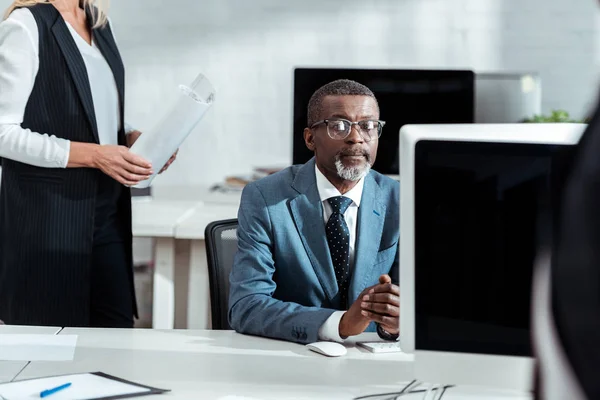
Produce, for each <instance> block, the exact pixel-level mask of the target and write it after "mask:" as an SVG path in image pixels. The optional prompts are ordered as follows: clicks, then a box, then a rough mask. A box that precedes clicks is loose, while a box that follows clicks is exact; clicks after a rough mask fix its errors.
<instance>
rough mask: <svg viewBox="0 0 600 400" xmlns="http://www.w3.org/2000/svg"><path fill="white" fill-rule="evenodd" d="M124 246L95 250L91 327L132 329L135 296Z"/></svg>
mask: <svg viewBox="0 0 600 400" xmlns="http://www.w3.org/2000/svg"><path fill="white" fill-rule="evenodd" d="M127 269H128V265H127V262H126V253H125V248H124V245H123V242H121V241H116V242H109V243H104V244H99V245H95V246H94V252H93V261H92V274H91V310H90V326H91V327H94V328H99V327H101V328H132V327H133V301H132V298H133V293H131V285H130V282H129V273H128V271H127Z"/></svg>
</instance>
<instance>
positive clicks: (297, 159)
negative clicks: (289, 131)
mask: <svg viewBox="0 0 600 400" xmlns="http://www.w3.org/2000/svg"><path fill="white" fill-rule="evenodd" d="M342 78H343V79H351V80H355V81H357V82H358V83H361V84H363V85H365V86H367V87H368V88H369V89H371V91H373V93H374V94H375V97H376V98H377V101H378V102H379V108H380V117H381V119H382V120H384V121H386V125H385V126H384V128H383V133H382V135H381V138H380V139H379V149H378V151H377V160H376V161H375V165H374V166H373V169H374V170H376V171H378V172H380V173H382V174H388V175H397V174H398V132H399V131H400V128H401V127H402V126H403V125H405V124H409V123H413V124H419V123H421V124H432V123H449V124H453V123H472V122H473V121H474V114H475V110H474V108H475V105H474V104H475V87H474V85H475V83H474V81H475V74H474V73H473V71H461V70H448V71H444V70H399V69H398V70H395V69H336V68H333V69H331V68H297V69H296V70H295V71H294V126H293V130H294V131H293V135H294V136H293V140H292V142H293V163H294V164H303V163H305V162H307V161H308V160H309V159H310V158H311V157H312V156H313V155H314V153H313V152H312V151H310V150H309V149H307V148H306V145H305V143H304V138H303V134H302V132H303V130H304V128H305V127H306V125H307V120H306V118H307V106H308V101H309V100H310V97H311V96H312V94H313V93H314V92H315V91H316V90H317V89H318V88H320V87H321V86H323V85H325V84H327V83H329V82H332V81H334V80H336V79H342Z"/></svg>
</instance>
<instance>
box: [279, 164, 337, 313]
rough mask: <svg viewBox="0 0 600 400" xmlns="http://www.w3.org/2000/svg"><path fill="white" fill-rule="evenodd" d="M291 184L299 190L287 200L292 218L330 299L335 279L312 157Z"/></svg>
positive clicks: (333, 294) (334, 288)
mask: <svg viewBox="0 0 600 400" xmlns="http://www.w3.org/2000/svg"><path fill="white" fill-rule="evenodd" d="M292 187H293V188H294V189H295V190H296V191H297V192H298V193H299V195H298V196H297V197H295V198H294V199H292V200H291V201H290V210H291V213H292V218H293V219H294V223H295V224H296V228H297V229H298V234H299V235H300V239H301V240H302V244H303V246H304V249H305V250H306V253H307V254H308V257H309V259H310V262H311V264H312V267H313V269H314V270H315V273H316V275H317V277H318V279H319V282H320V284H321V286H322V287H323V290H324V291H325V294H326V295H327V297H328V298H329V300H330V301H331V300H333V298H334V297H335V296H336V294H337V281H336V278H335V271H334V269H333V263H332V261H331V255H330V254H329V246H328V244H327V236H326V234H325V223H324V221H323V206H322V205H321V199H320V197H319V191H318V189H317V181H316V177H315V160H314V158H313V159H312V160H311V161H309V162H307V163H306V164H304V166H302V167H301V168H300V170H299V171H298V174H297V175H296V177H295V179H294V182H293V183H292Z"/></svg>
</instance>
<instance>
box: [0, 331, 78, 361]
mask: <svg viewBox="0 0 600 400" xmlns="http://www.w3.org/2000/svg"><path fill="white" fill-rule="evenodd" d="M76 345H77V335H43V334H1V335H0V360H2V361H72V360H73V357H74V356H75V346H76Z"/></svg>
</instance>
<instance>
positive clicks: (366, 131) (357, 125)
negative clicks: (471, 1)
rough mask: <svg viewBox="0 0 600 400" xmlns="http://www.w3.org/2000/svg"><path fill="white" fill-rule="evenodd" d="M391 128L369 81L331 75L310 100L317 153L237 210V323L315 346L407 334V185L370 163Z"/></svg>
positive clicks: (245, 329)
mask: <svg viewBox="0 0 600 400" xmlns="http://www.w3.org/2000/svg"><path fill="white" fill-rule="evenodd" d="M383 125H384V122H383V121H380V120H379V106H378V103H377V100H376V99H375V96H374V95H373V93H372V92H371V90H369V89H368V88H367V87H365V86H363V85H361V84H359V83H357V82H354V81H349V80H337V81H334V82H331V83H329V84H327V85H325V86H323V87H321V88H320V89H319V90H317V91H316V92H315V93H314V94H313V96H312V97H311V99H310V101H309V104H308V127H307V128H306V129H305V130H304V139H305V142H306V145H307V146H308V148H309V149H311V150H313V151H314V153H315V156H314V157H313V158H312V159H311V160H310V161H309V162H307V163H306V164H304V165H300V166H299V165H295V166H292V167H289V168H287V169H284V170H283V171H280V172H278V173H276V174H273V175H271V176H269V177H266V178H263V179H261V180H259V181H256V182H254V183H250V184H248V185H247V186H246V187H245V188H244V191H243V193H242V200H241V205H240V209H239V214H238V221H239V226H238V252H237V254H236V256H235V260H234V264H233V269H232V271H231V275H230V296H229V323H230V325H231V327H232V328H233V329H235V330H236V331H238V332H241V333H246V334H251V335H259V336H265V337H270V338H276V339H282V340H289V341H295V342H299V343H311V342H316V341H322V340H329V341H340V342H341V341H343V340H344V339H346V338H347V337H350V336H353V335H358V334H360V333H362V332H364V331H375V330H377V332H378V333H379V335H380V336H381V337H383V338H385V339H389V340H395V339H397V337H398V331H399V308H400V305H399V301H400V300H399V289H398V274H399V268H398V249H399V242H398V239H399V226H398V225H399V205H398V201H399V183H398V182H396V181H394V180H393V179H390V178H388V177H385V176H383V175H381V174H379V173H377V172H375V171H372V170H371V166H372V164H373V163H374V162H375V157H376V154H377V144H378V139H379V136H380V135H381V130H382V127H383Z"/></svg>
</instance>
